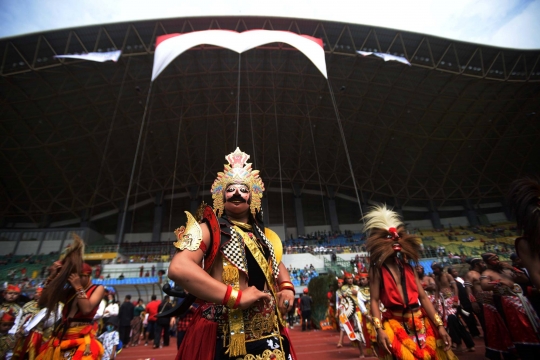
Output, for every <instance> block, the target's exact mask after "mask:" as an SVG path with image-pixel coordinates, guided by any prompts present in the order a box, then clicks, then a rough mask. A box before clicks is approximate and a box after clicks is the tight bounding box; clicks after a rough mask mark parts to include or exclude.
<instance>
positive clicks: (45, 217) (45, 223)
mask: <svg viewBox="0 0 540 360" xmlns="http://www.w3.org/2000/svg"><path fill="white" fill-rule="evenodd" d="M50 225H51V217H50V215H47V214H45V215H43V217H42V218H41V222H40V223H39V227H40V228H48V227H49V226H50Z"/></svg>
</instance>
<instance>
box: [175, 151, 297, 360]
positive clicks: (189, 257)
mask: <svg viewBox="0 0 540 360" xmlns="http://www.w3.org/2000/svg"><path fill="white" fill-rule="evenodd" d="M225 158H226V160H227V161H228V163H229V164H227V165H225V171H224V172H220V173H218V177H217V179H216V180H215V181H214V183H213V185H212V188H211V193H212V198H213V205H214V206H213V209H212V208H210V207H209V206H202V207H201V208H200V211H199V212H198V215H197V218H198V221H200V223H199V222H198V221H197V220H195V218H193V216H192V215H191V214H190V213H188V212H186V215H187V219H188V220H187V224H186V226H185V227H181V228H179V229H177V230H176V231H175V234H176V236H177V239H178V241H177V242H175V243H174V245H175V246H176V247H177V248H178V250H180V251H179V252H177V253H176V255H175V256H174V258H173V260H172V261H171V264H170V267H169V278H171V279H172V280H174V281H175V282H176V283H177V284H179V285H181V286H182V287H183V288H184V289H186V290H187V291H188V292H189V295H188V296H187V297H186V299H185V300H184V301H183V303H182V305H181V308H180V309H179V311H183V310H184V309H186V310H187V308H188V307H189V306H190V305H191V304H192V303H193V301H194V299H195V298H198V303H199V307H198V309H197V312H196V313H195V315H194V317H193V320H192V321H191V323H190V325H189V326H188V328H187V330H186V334H185V336H184V340H183V341H182V344H181V345H180V349H179V351H178V355H177V359H190V360H192V359H193V360H214V359H274V358H275V359H283V360H285V359H286V360H295V359H296V356H295V354H294V351H293V349H292V346H291V345H290V340H289V337H288V334H287V330H286V328H285V323H284V321H283V316H282V314H285V313H287V311H289V310H290V309H291V307H292V305H293V301H294V295H295V293H294V286H293V284H292V283H291V281H290V278H289V274H288V272H287V269H286V267H285V265H283V263H282V262H281V255H282V245H281V240H280V239H279V237H278V236H277V235H276V234H275V233H274V232H273V231H271V230H270V229H268V228H265V227H264V224H263V222H262V216H261V215H262V214H261V198H262V195H263V191H264V184H263V182H262V180H261V178H260V177H259V171H257V170H252V168H251V164H249V163H248V162H247V161H248V159H249V155H247V154H246V153H244V152H241V151H240V149H238V148H237V149H236V150H235V151H234V152H233V153H231V154H229V155H227V156H226V157H225Z"/></svg>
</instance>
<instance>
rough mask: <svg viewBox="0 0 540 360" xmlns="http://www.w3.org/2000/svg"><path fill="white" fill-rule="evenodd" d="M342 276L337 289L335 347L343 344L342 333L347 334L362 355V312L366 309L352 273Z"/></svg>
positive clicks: (365, 312) (363, 341) (364, 312)
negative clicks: (343, 279)
mask: <svg viewBox="0 0 540 360" xmlns="http://www.w3.org/2000/svg"><path fill="white" fill-rule="evenodd" d="M344 277H345V283H344V284H343V286H342V287H341V289H339V290H338V295H339V305H338V314H339V323H340V330H341V331H340V334H339V343H338V345H337V347H338V348H339V347H341V346H343V334H347V337H348V338H349V340H350V341H351V343H352V344H353V346H356V347H358V349H359V351H360V357H364V356H365V355H364V349H363V348H362V343H365V338H364V334H363V331H362V314H367V310H366V307H365V305H364V301H363V298H362V297H361V295H360V287H359V286H358V285H354V284H353V276H352V274H350V273H348V272H344ZM359 297H360V299H359Z"/></svg>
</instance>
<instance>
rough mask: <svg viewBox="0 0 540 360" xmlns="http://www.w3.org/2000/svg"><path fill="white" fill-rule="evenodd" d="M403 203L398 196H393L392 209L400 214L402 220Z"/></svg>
mask: <svg viewBox="0 0 540 360" xmlns="http://www.w3.org/2000/svg"><path fill="white" fill-rule="evenodd" d="M402 207H403V203H402V202H401V200H400V199H398V198H394V211H395V212H397V213H398V214H399V216H401V219H402V220H403V221H405V219H403V208H402Z"/></svg>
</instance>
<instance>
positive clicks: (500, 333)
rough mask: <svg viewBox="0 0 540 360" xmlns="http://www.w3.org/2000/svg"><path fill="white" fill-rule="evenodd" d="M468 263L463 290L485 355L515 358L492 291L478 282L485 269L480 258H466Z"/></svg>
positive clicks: (497, 357)
mask: <svg viewBox="0 0 540 360" xmlns="http://www.w3.org/2000/svg"><path fill="white" fill-rule="evenodd" d="M467 263H468V264H469V265H470V270H469V272H468V273H467V274H466V275H465V279H464V280H465V290H466V291H467V295H468V296H469V300H470V301H471V306H472V308H473V311H474V312H475V314H476V316H478V320H480V325H482V330H483V331H484V343H485V345H486V352H485V357H486V358H488V359H491V360H499V359H501V358H504V359H513V358H515V352H516V351H515V347H514V344H513V343H512V339H511V338H510V333H509V332H508V329H507V328H506V324H505V323H504V321H503V319H502V318H501V315H499V312H498V311H497V309H496V308H495V306H494V305H493V292H491V291H484V290H483V289H482V285H481V283H480V277H481V274H482V272H484V270H486V269H487V266H486V264H485V263H484V261H483V260H482V259H481V258H478V257H477V258H471V259H468V260H467Z"/></svg>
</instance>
